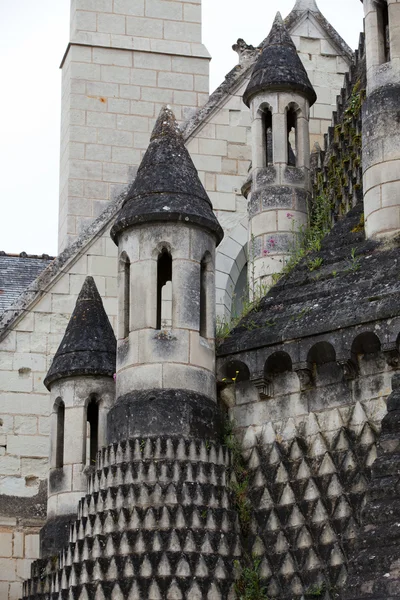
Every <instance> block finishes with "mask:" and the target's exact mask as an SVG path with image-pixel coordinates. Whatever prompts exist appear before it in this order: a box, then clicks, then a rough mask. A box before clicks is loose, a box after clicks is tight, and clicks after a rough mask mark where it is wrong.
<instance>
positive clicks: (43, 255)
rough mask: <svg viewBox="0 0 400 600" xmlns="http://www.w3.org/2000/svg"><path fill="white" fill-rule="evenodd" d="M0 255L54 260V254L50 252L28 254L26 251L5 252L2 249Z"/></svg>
mask: <svg viewBox="0 0 400 600" xmlns="http://www.w3.org/2000/svg"><path fill="white" fill-rule="evenodd" d="M0 256H6V257H7V258H35V259H38V260H54V259H55V258H56V257H55V256H50V254H46V253H43V254H28V253H27V252H20V253H19V254H18V253H13V252H5V251H4V250H0Z"/></svg>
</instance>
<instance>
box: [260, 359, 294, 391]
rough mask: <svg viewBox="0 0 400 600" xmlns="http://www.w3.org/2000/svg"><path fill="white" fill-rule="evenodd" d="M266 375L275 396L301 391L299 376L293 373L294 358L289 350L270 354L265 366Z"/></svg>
mask: <svg viewBox="0 0 400 600" xmlns="http://www.w3.org/2000/svg"><path fill="white" fill-rule="evenodd" d="M264 376H265V379H266V381H268V382H269V384H270V385H272V387H271V388H270V390H271V392H272V393H273V395H274V396H278V395H287V394H293V393H296V392H299V391H300V387H299V378H298V375H297V374H296V373H293V364H292V359H291V357H290V355H289V354H287V352H283V351H278V352H274V353H273V354H271V356H269V357H268V358H267V360H266V362H265V366H264Z"/></svg>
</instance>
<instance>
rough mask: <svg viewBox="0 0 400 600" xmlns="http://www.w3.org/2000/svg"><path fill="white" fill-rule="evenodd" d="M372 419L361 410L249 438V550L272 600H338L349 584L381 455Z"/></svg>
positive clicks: (278, 426)
mask: <svg viewBox="0 0 400 600" xmlns="http://www.w3.org/2000/svg"><path fill="white" fill-rule="evenodd" d="M381 408H382V410H383V411H384V410H385V407H384V402H383V401H382V407H381ZM368 412H369V411H368V407H364V406H363V405H362V404H361V403H357V404H356V405H355V406H354V407H353V408H352V409H350V410H349V408H344V409H334V410H330V411H325V413H310V415H309V416H308V417H307V418H306V419H302V420H298V421H297V422H296V419H288V420H287V421H286V422H280V423H274V424H272V423H268V424H266V425H265V426H264V427H262V428H257V430H258V431H254V430H253V429H251V428H250V429H248V430H247V432H246V434H245V437H244V440H243V445H244V448H245V450H244V452H245V458H246V460H247V465H248V470H249V476H250V482H251V483H250V489H251V496H250V498H251V503H252V507H253V517H252V521H251V524H250V533H249V536H248V548H247V550H248V552H250V553H252V554H253V555H255V556H257V557H259V559H260V561H261V563H260V575H261V577H262V579H263V580H264V583H265V585H266V589H267V594H268V597H269V598H277V597H279V599H280V600H283V599H287V600H289V599H293V598H304V597H306V598H308V597H313V595H317V591H318V595H319V596H320V597H322V598H324V600H328V599H329V600H333V599H334V598H337V597H338V595H337V594H338V593H339V592H340V590H341V589H343V586H344V585H345V584H346V581H347V575H348V561H349V558H350V556H351V553H352V551H353V548H354V542H355V538H356V535H357V531H358V530H359V527H360V523H361V511H362V508H363V506H364V502H365V493H366V490H367V487H368V482H369V479H370V474H371V466H372V464H373V463H374V461H375V459H376V455H377V449H376V440H377V437H378V431H377V426H376V422H373V420H372V418H369V417H368V416H367V413H368ZM327 421H329V422H330V427H328V428H327Z"/></svg>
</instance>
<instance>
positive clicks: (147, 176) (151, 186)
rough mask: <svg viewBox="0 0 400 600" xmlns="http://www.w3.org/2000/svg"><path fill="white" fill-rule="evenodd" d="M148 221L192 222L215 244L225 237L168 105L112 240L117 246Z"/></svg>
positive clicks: (115, 224) (161, 114)
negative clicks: (123, 234) (131, 230)
mask: <svg viewBox="0 0 400 600" xmlns="http://www.w3.org/2000/svg"><path fill="white" fill-rule="evenodd" d="M149 222H153V223H154V222H163V223H165V222H184V223H187V224H190V223H193V224H195V225H197V226H198V227H202V228H204V229H207V230H209V231H211V232H212V233H213V234H214V235H215V236H216V238H217V243H219V242H220V241H221V240H222V238H223V235H224V234H223V231H222V228H221V226H220V224H219V223H218V220H217V218H216V217H215V215H214V213H213V209H212V204H211V200H210V199H209V197H208V195H207V192H206V191H205V189H204V187H203V185H202V183H201V181H200V179H199V176H198V173H197V169H196V167H195V166H194V164H193V161H192V159H191V156H190V154H189V152H188V150H187V149H186V147H185V143H184V139H183V136H182V133H181V130H180V128H179V125H178V123H177V121H176V119H175V115H174V113H173V112H172V110H171V109H170V108H169V107H168V106H164V107H163V108H162V110H161V112H160V115H159V117H158V119H157V122H156V124H155V127H154V129H153V133H152V134H151V138H150V145H149V147H148V149H147V151H146V154H145V155H144V158H143V160H142V163H141V165H140V167H139V169H138V172H137V176H136V179H135V181H134V183H133V185H132V187H131V188H130V190H129V192H128V194H127V198H126V200H125V203H124V205H123V207H122V209H121V211H120V212H119V214H118V216H117V219H116V221H115V223H114V226H113V228H112V230H111V237H112V239H113V240H114V242H115V243H116V244H117V245H118V238H119V235H120V234H121V232H122V231H125V230H126V229H127V228H128V227H132V226H135V225H143V224H144V223H149Z"/></svg>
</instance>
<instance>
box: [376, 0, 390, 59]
mask: <svg viewBox="0 0 400 600" xmlns="http://www.w3.org/2000/svg"><path fill="white" fill-rule="evenodd" d="M376 10H377V17H378V39H379V54H380V57H379V58H380V60H379V63H380V64H383V63H386V62H389V61H390V29H389V7H388V3H387V1H386V0H380V1H379V2H378V3H377V6H376Z"/></svg>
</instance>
